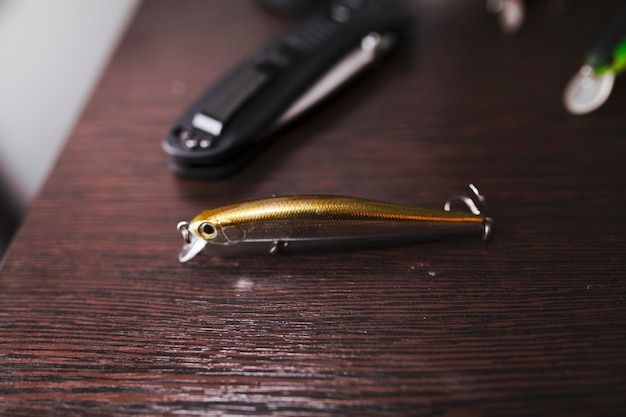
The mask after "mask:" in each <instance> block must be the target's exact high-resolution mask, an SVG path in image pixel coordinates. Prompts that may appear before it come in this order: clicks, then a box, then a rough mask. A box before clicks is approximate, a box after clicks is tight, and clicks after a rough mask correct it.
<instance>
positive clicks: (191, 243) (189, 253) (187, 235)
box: [177, 222, 208, 263]
mask: <svg viewBox="0 0 626 417" xmlns="http://www.w3.org/2000/svg"><path fill="white" fill-rule="evenodd" d="M177 228H178V230H179V231H180V232H181V233H182V235H183V239H184V240H185V244H184V245H183V247H182V249H181V250H180V252H179V253H178V260H179V261H180V262H181V263H185V262H187V261H189V260H191V259H192V258H193V257H195V256H196V255H197V254H199V253H200V252H202V250H203V249H204V247H205V246H206V245H207V243H208V242H207V241H206V240H204V239H202V238H201V237H200V236H197V235H196V234H194V233H193V232H191V231H190V230H189V223H187V222H180V223H178V226H177Z"/></svg>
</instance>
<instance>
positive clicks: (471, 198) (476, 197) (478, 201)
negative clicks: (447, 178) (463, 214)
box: [443, 184, 493, 240]
mask: <svg viewBox="0 0 626 417" xmlns="http://www.w3.org/2000/svg"><path fill="white" fill-rule="evenodd" d="M467 191H468V194H469V195H454V196H452V197H450V198H449V199H448V200H447V201H446V202H445V204H444V205H443V209H444V210H445V211H450V209H451V207H452V203H453V202H455V201H460V202H462V203H463V204H465V206H466V207H467V208H468V209H469V211H470V212H471V213H472V214H474V215H476V216H481V215H482V216H484V220H483V239H484V240H487V239H489V238H490V237H491V235H492V233H493V218H491V217H490V216H488V215H487V205H486V204H485V200H486V199H485V196H484V195H482V194H481V193H480V191H478V188H477V187H476V186H475V185H474V184H469V185H468V186H467Z"/></svg>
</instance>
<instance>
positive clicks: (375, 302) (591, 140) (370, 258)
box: [0, 0, 626, 416]
mask: <svg viewBox="0 0 626 417" xmlns="http://www.w3.org/2000/svg"><path fill="white" fill-rule="evenodd" d="M589 3H597V2H589ZM531 6H532V7H531V9H530V10H529V19H528V22H527V24H526V25H525V27H524V28H523V30H522V31H521V32H520V33H519V34H517V35H515V36H504V35H502V34H501V33H500V31H499V29H498V27H497V24H496V21H495V18H494V16H492V15H490V14H488V13H487V12H486V11H485V9H484V4H483V2H482V1H472V2H468V1H463V0H457V1H453V0H449V1H423V2H417V1H415V2H414V4H413V9H414V11H415V13H416V15H418V16H419V21H420V25H419V28H418V29H417V31H416V33H415V35H416V39H415V42H414V43H413V44H412V45H410V46H409V47H408V48H407V49H406V50H405V51H404V52H402V53H399V54H396V55H394V56H393V57H391V58H390V59H389V60H387V61H386V62H385V64H384V65H382V66H381V67H380V68H379V70H378V71H376V72H375V73H371V74H369V75H368V76H367V77H366V78H364V79H362V80H361V81H360V82H359V83H358V84H357V85H355V86H354V88H351V89H349V90H348V91H346V92H345V94H343V95H342V96H341V97H338V98H337V99H336V100H333V101H332V102H331V103H329V104H328V105H326V106H324V107H323V108H321V109H319V110H318V111H316V112H315V113H314V114H312V115H311V116H310V117H308V118H307V119H306V120H304V121H302V123H299V124H298V125H296V126H294V127H293V128H291V129H289V130H288V131H286V132H284V134H282V135H281V137H280V139H279V140H278V141H277V142H276V144H275V146H273V147H272V148H271V149H269V150H268V151H267V152H265V153H263V154H262V155H260V156H259V157H258V158H257V159H255V160H254V161H253V163H251V164H250V165H249V166H248V167H247V168H246V169H245V170H243V171H241V172H239V173H237V174H236V175H234V176H233V177H230V178H228V179H223V180H218V181H212V182H202V181H198V180H191V179H185V178H179V177H176V176H174V175H172V174H171V173H170V172H169V171H168V169H167V161H166V157H165V155H164V153H163V152H162V150H161V147H160V140H161V138H162V137H163V136H164V135H165V133H166V132H167V130H168V129H169V127H170V125H171V123H172V122H173V121H174V120H175V119H176V118H177V117H178V116H179V114H180V113H181V112H182V111H183V110H184V109H185V107H186V106H187V105H188V104H189V103H190V102H191V101H193V100H194V99H195V98H196V97H197V95H198V94H199V92H200V91H202V90H203V89H204V88H205V87H207V86H208V85H209V84H210V83H212V82H214V81H215V80H217V79H218V78H219V77H220V76H221V75H222V74H223V73H224V72H225V71H227V70H228V69H229V68H230V67H231V66H232V65H234V64H235V63H237V62H238V61H239V60H240V59H242V58H243V57H245V56H247V55H248V54H249V53H251V52H253V51H254V50H255V49H256V48H258V47H260V46H262V45H263V44H264V43H265V42H266V41H267V40H269V39H271V38H273V37H274V36H276V35H278V34H279V33H281V32H282V31H283V30H285V29H286V28H288V27H290V25H291V24H293V23H295V21H296V20H295V19H293V18H284V17H280V16H276V15H271V14H268V13H267V12H265V11H263V10H262V9H260V8H259V7H258V6H257V5H256V4H255V3H254V2H251V1H243V0H238V1H230V0H229V1H225V0H224V1H184V2H171V1H165V0H163V1H160V0H159V1H157V0H150V1H146V2H145V3H144V5H143V6H142V8H141V9H140V10H139V12H138V15H137V16H136V19H135V20H134V22H133V23H132V25H131V26H130V28H129V30H128V33H127V35H126V36H125V38H124V39H123V41H122V43H121V45H120V47H119V49H118V50H117V53H116V54H115V55H114V58H113V60H112V62H111V63H110V66H109V68H108V70H107V71H106V73H105V74H104V76H103V78H102V80H101V82H100V84H99V86H98V87H97V89H96V91H95V93H94V94H93V97H92V99H91V101H90V102H89V104H88V106H87V108H86V109H85V111H84V114H83V115H82V118H81V119H80V121H79V123H78V125H77V126H76V128H75V130H74V132H73V133H72V135H71V138H70V139H69V142H68V143H67V146H66V147H65V150H64V152H63V153H62V155H61V156H60V159H59V160H58V164H57V165H56V167H55V169H54V171H53V173H52V175H51V176H50V178H49V180H48V182H47V184H46V185H45V187H44V188H43V191H42V193H41V195H40V196H39V198H38V199H37V200H36V201H35V203H34V204H33V207H32V210H31V211H30V213H29V214H28V216H27V218H26V220H25V222H24V224H23V226H22V227H21V229H20V230H19V232H18V234H17V236H16V239H15V240H14V242H13V245H12V247H11V249H10V251H9V253H8V255H7V257H6V259H5V261H4V265H3V267H2V270H1V271H0V414H2V415H3V416H10V415H15V416H22V415H24V416H32V415H38V414H39V415H48V416H50V415H60V416H69V415H174V414H176V415H205V414H210V413H214V414H217V415H257V414H259V415H263V414H274V415H285V416H293V415H298V416H313V415H322V414H331V415H347V414H352V415H433V416H457V415H458V416H461V415H470V416H479V415H481V416H482V415H492V416H509V415H522V416H530V415H546V416H555V415H569V416H574V415H576V416H592V415H616V416H617V415H620V416H623V415H626V298H625V297H626V290H625V288H626V284H625V267H626V252H625V249H626V241H625V237H626V213H625V207H626V194H625V192H626V153H625V150H626V85H625V84H626V83H625V82H626V80H622V79H620V78H619V77H618V79H617V83H616V87H615V90H614V92H613V94H612V96H611V98H610V100H609V101H608V103H606V105H605V106H604V107H603V108H601V109H600V110H599V111H597V112H596V113H593V114H591V115H588V116H585V117H573V116H570V115H568V114H567V113H566V112H565V111H564V110H563V107H562V105H561V94H562V90H563V87H564V85H565V83H566V81H567V80H568V79H569V77H570V76H571V75H572V74H573V73H574V72H575V71H576V70H577V68H578V67H579V66H580V64H581V60H582V56H583V55H584V53H585V51H586V49H587V48H588V47H589V46H590V45H591V43H592V42H593V39H594V37H595V36H597V35H598V34H599V33H600V32H601V31H602V29H603V26H604V25H605V24H606V23H607V22H608V21H610V19H611V17H612V16H614V13H615V12H616V10H617V9H618V6H619V2H602V3H601V4H596V6H593V5H588V6H586V5H584V4H582V3H580V2H579V6H577V7H575V8H573V9H570V10H568V11H567V13H565V14H563V15H559V16H551V15H549V14H547V13H546V12H545V7H544V6H545V3H544V2H533V3H532V4H531ZM60 105H62V103H60ZM468 182H474V183H476V184H477V185H479V186H480V188H481V191H482V192H483V193H484V194H485V195H486V196H487V198H488V203H489V207H490V209H491V211H492V215H493V217H494V218H495V222H496V235H495V239H494V240H493V241H492V242H489V243H484V242H482V241H481V240H480V239H478V238H467V239H459V240H450V241H440V242H430V243H423V244H414V245H406V246H399V247H388V248H364V249H362V250H348V251H340V250H328V251H318V252H313V253H297V254H291V255H281V256H269V255H261V254H257V255H254V254H252V255H247V254H236V253H233V254H228V253H225V254H221V255H220V256H214V255H211V254H210V253H206V252H205V253H203V254H201V255H200V256H199V257H198V258H196V259H194V260H193V261H192V262H190V263H188V264H180V263H179V262H178V261H177V258H176V256H177V252H178V250H179V248H180V246H181V244H182V239H181V237H180V234H179V233H178V231H177V230H176V227H175V226H176V223H177V222H178V221H179V220H188V219H190V218H191V217H193V216H194V215H195V214H197V213H198V212H199V211H201V210H203V209H206V208H209V207H213V206H219V205H222V204H227V203H232V202H237V201H241V200H247V199H252V198H257V197H267V196H270V195H272V194H277V195H282V194H301V193H327V194H344V195H354V196H361V197H369V198H376V199H382V200H388V201H395V202H402V203H411V204H418V205H422V206H426V207H439V206H440V205H441V204H442V203H443V201H444V200H445V199H446V198H447V197H449V196H450V195H452V194H456V193H458V192H459V191H461V190H462V187H463V186H464V184H465V183H468Z"/></svg>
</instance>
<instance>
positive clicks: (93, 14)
mask: <svg viewBox="0 0 626 417" xmlns="http://www.w3.org/2000/svg"><path fill="white" fill-rule="evenodd" d="M138 3H139V1H138V0H106V1H85V0H55V1H45V0H43V1H42V0H0V182H3V183H5V184H6V186H8V188H9V191H10V193H11V194H13V195H14V198H15V199H17V201H16V204H17V206H18V207H20V208H21V209H22V210H24V209H26V208H27V206H28V204H29V202H30V200H31V199H32V198H33V197H34V196H35V195H36V194H37V192H38V190H39V188H40V186H41V184H42V182H43V180H44V179H45V178H46V176H47V174H48V171H49V170H50V168H51V166H52V164H53V162H54V161H55V159H56V156H57V154H58V152H59V150H60V149H61V146H62V145H63V142H64V140H65V139H66V137H67V135H68V134H69V133H70V131H71V129H72V127H73V125H74V123H75V122H76V119H77V118H78V116H79V114H80V112H81V110H82V108H83V106H84V104H85V102H86V100H87V99H88V97H89V95H90V93H91V90H92V88H93V87H94V85H95V83H96V82H97V81H98V79H99V77H100V74H101V71H102V70H103V69H104V66H105V65H106V63H107V61H108V58H109V56H110V54H111V52H112V50H113V48H114V47H115V46H116V43H117V41H118V39H119V37H120V35H121V34H122V32H123V30H124V28H125V26H126V24H127V22H128V21H129V20H130V18H131V16H132V14H133V12H134V10H135V8H136V7H137V5H138Z"/></svg>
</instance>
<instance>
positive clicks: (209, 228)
mask: <svg viewBox="0 0 626 417" xmlns="http://www.w3.org/2000/svg"><path fill="white" fill-rule="evenodd" d="M199 229H200V231H201V232H202V234H204V235H206V237H208V238H212V237H215V235H217V230H215V226H213V225H212V224H211V223H202V224H201V225H200V227H199Z"/></svg>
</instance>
